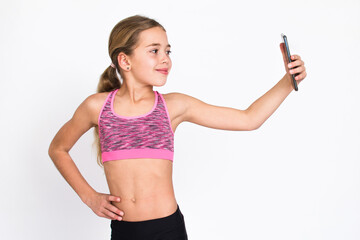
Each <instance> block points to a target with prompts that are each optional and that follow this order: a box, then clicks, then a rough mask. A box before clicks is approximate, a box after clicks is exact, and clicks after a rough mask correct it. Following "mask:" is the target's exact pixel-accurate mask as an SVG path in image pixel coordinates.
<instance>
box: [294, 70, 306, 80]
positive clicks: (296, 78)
mask: <svg viewBox="0 0 360 240" xmlns="http://www.w3.org/2000/svg"><path fill="white" fill-rule="evenodd" d="M305 77H306V72H302V73H301V74H299V75H297V76H296V77H295V80H297V81H299V80H303V79H304V78H305Z"/></svg>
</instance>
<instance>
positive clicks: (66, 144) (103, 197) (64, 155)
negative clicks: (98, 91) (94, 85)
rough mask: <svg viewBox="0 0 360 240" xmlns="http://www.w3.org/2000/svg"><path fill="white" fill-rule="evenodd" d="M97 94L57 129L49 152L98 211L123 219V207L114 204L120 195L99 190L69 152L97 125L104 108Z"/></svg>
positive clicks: (64, 173) (104, 215)
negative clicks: (112, 194) (95, 188)
mask: <svg viewBox="0 0 360 240" xmlns="http://www.w3.org/2000/svg"><path fill="white" fill-rule="evenodd" d="M97 98H98V97H96V96H95V94H93V95H91V96H89V97H88V98H86V99H85V100H84V101H83V102H82V103H81V104H80V106H79V107H78V108H77V109H76V111H75V113H74V115H73V116H72V118H71V119H70V120H69V121H68V122H66V123H65V124H64V125H63V126H62V127H61V128H60V130H59V131H58V132H57V133H56V135H55V137H54V139H53V140H52V142H51V143H50V146H49V150H48V154H49V156H50V158H51V159H52V161H53V162H54V164H55V166H56V168H57V169H58V170H59V172H60V173H61V175H62V176H63V177H64V178H65V180H66V181H67V182H68V184H69V185H70V186H71V187H72V188H73V189H74V191H75V192H76V193H77V194H78V196H79V197H80V199H81V200H82V201H83V202H84V203H85V204H86V205H88V206H89V207H90V208H91V209H92V210H93V212H94V213H95V214H97V215H98V216H100V217H105V218H108V219H112V220H121V217H120V216H119V215H121V216H122V215H123V214H124V213H123V211H120V210H119V209H118V208H117V207H115V206H114V205H113V204H111V201H118V202H120V198H119V197H116V196H111V195H109V194H102V193H98V192H96V191H95V190H94V189H93V188H92V187H91V186H90V185H89V184H88V183H87V181H86V180H85V179H84V177H83V176H82V175H81V173H80V171H79V169H78V168H77V166H76V165H75V163H74V161H73V160H72V159H71V157H70V154H69V151H70V149H71V148H72V147H73V146H74V144H75V143H76V142H77V140H78V139H79V138H80V137H81V136H82V135H83V134H84V133H85V132H87V131H88V130H89V129H90V128H92V127H94V126H96V124H97V116H98V114H99V111H100V108H101V107H100V108H99V100H96V99H97ZM121 213H122V214H121Z"/></svg>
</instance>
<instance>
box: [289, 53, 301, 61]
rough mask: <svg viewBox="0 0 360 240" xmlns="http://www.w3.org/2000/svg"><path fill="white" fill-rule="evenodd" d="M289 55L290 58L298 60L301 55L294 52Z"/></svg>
mask: <svg viewBox="0 0 360 240" xmlns="http://www.w3.org/2000/svg"><path fill="white" fill-rule="evenodd" d="M290 57H291V60H296V59H299V60H300V59H301V57H300V56H299V55H296V54H294V55H291V56H290Z"/></svg>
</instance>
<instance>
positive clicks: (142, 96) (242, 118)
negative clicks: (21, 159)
mask: <svg viewBox="0 0 360 240" xmlns="http://www.w3.org/2000/svg"><path fill="white" fill-rule="evenodd" d="M108 47H109V55H110V58H111V61H112V63H111V65H110V66H109V67H108V68H107V69H106V70H105V71H104V73H103V74H102V75H101V77H100V81H99V84H98V87H97V93H95V94H92V95H90V96H89V97H87V98H86V99H85V100H84V101H83V102H82V103H81V104H80V106H79V107H78V108H77V109H76V111H75V113H74V115H73V117H72V118H71V119H70V120H69V121H68V122H67V123H65V124H64V126H62V128H61V129H60V130H59V131H58V132H57V134H56V135H55V137H54V139H53V140H52V142H51V144H50V147H49V156H50V157H51V159H52V161H53V162H54V164H55V166H56V168H57V169H58V170H59V171H60V173H61V174H62V176H63V177H64V178H65V179H66V181H67V182H68V183H69V184H70V186H71V187H72V188H73V189H74V191H75V192H76V193H77V194H78V195H79V197H80V198H81V200H82V201H83V202H84V203H85V204H86V205H87V206H89V208H91V209H92V211H94V213H95V214H96V215H98V216H100V217H105V218H108V219H111V224H110V227H111V239H142V240H144V239H149V240H150V239H166V240H170V239H179V240H180V239H187V232H186V228H185V221H184V216H183V215H182V213H181V211H180V208H179V205H178V204H177V202H176V199H175V195H174V189H173V184H172V165H173V164H172V163H173V155H174V132H175V130H176V127H177V126H178V125H179V124H180V123H181V122H183V121H188V122H192V123H195V124H199V125H202V126H206V127H209V128H216V129H224V130H234V131H242V130H243V131H250V130H255V129H257V128H259V127H260V126H261V125H262V124H263V123H264V122H265V121H266V119H268V118H269V117H270V116H271V114H272V113H273V112H274V111H275V110H276V109H277V108H278V106H279V105H280V104H281V103H282V101H283V100H284V99H285V98H286V97H287V96H288V95H289V94H290V92H291V91H292V89H293V88H292V82H291V75H290V74H295V73H297V74H298V76H297V77H296V81H297V83H298V84H299V83H300V82H301V81H302V80H303V79H304V78H305V77H306V71H305V67H304V62H303V61H302V60H301V58H300V56H298V55H292V56H291V57H292V59H293V60H295V61H294V62H292V63H291V64H287V62H286V57H285V52H284V44H283V43H281V44H280V49H281V52H282V54H283V59H284V63H285V69H286V74H285V75H284V77H283V78H282V79H281V80H280V81H279V82H278V83H277V84H276V85H275V86H274V87H273V88H272V89H270V90H269V91H268V92H267V93H265V94H264V95H263V96H262V97H260V98H259V99H257V100H256V101H255V102H254V103H253V104H251V105H250V107H249V108H248V109H246V110H239V109H234V108H228V107H220V106H214V105H210V104H206V103H204V102H202V101H200V100H198V99H196V98H194V97H191V96H188V95H186V94H182V93H176V92H174V93H168V94H161V93H159V92H158V91H154V90H153V86H163V85H165V83H166V80H167V76H168V74H169V72H170V70H171V66H172V63H171V59H170V52H171V51H170V47H171V46H170V44H169V43H168V39H167V35H166V31H165V29H164V27H163V26H162V25H160V24H159V23H158V22H157V21H155V20H154V19H150V18H147V17H144V16H140V15H135V16H131V17H128V18H126V19H123V20H122V21H120V22H119V23H118V24H117V25H116V26H115V27H114V28H113V30H112V31H111V34H110V39H109V46H108ZM290 68H292V70H289V69H290ZM119 77H121V79H122V83H121V82H120V78H119ZM92 127H94V130H95V131H94V133H95V140H96V142H97V146H98V160H97V161H98V164H99V165H101V166H102V167H103V168H104V171H105V175H106V180H107V183H108V186H109V190H110V194H104V193H99V192H96V191H95V190H94V189H93V188H92V187H91V186H90V185H89V184H88V183H87V182H86V180H85V179H84V178H83V176H82V175H81V174H80V172H79V170H78V168H77V167H76V165H75V163H74V162H73V160H72V159H71V157H70V155H69V151H70V149H71V148H72V146H73V145H74V144H75V143H76V141H77V140H78V139H79V138H80V137H81V136H82V135H83V134H84V133H85V132H87V131H88V130H89V129H90V128H92Z"/></svg>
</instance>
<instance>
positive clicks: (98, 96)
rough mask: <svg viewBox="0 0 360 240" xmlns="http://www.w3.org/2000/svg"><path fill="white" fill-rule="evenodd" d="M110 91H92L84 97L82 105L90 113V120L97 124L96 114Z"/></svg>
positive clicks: (97, 114)
mask: <svg viewBox="0 0 360 240" xmlns="http://www.w3.org/2000/svg"><path fill="white" fill-rule="evenodd" d="M109 94H110V92H101V93H93V94H91V95H89V96H88V97H86V98H85V100H84V101H83V103H82V105H83V106H84V108H85V109H86V110H87V112H88V114H90V118H91V122H92V123H93V124H94V125H97V120H98V116H99V114H100V111H101V109H102V107H103V105H104V104H105V100H106V98H107V97H108V95H109Z"/></svg>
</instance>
